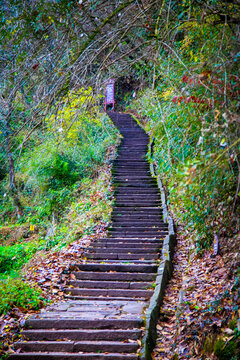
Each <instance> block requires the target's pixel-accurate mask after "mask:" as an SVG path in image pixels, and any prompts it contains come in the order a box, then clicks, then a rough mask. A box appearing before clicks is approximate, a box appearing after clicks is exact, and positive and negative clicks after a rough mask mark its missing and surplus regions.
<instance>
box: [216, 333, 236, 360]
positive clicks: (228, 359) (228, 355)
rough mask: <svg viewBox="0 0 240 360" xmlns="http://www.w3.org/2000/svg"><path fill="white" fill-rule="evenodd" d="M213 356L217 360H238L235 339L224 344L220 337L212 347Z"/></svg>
mask: <svg viewBox="0 0 240 360" xmlns="http://www.w3.org/2000/svg"><path fill="white" fill-rule="evenodd" d="M214 354H215V355H216V356H217V358H218V360H235V359H239V357H238V356H239V355H240V350H239V342H238V341H237V339H236V338H234V339H232V340H230V341H228V342H227V343H225V341H224V340H223V339H222V338H221V337H220V338H219V339H218V340H217V342H216V344H215V346H214Z"/></svg>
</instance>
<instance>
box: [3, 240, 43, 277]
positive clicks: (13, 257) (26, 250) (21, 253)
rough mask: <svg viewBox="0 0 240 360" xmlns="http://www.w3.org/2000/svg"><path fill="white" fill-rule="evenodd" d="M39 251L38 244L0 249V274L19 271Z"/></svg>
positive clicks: (16, 245)
mask: <svg viewBox="0 0 240 360" xmlns="http://www.w3.org/2000/svg"><path fill="white" fill-rule="evenodd" d="M39 249H40V243H38V242H36V243H35V242H34V243H27V244H15V245H13V246H1V247H0V273H5V274H7V273H10V272H11V271H12V270H17V269H20V268H21V267H22V266H23V264H25V263H26V262H27V261H28V260H29V259H31V257H32V255H33V254H34V253H35V252H36V251H37V250H39Z"/></svg>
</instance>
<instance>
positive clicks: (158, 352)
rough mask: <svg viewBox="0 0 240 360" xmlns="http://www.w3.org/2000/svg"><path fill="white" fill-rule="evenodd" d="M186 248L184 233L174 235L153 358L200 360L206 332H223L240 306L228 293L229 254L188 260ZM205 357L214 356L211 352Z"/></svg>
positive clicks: (230, 293)
mask: <svg viewBox="0 0 240 360" xmlns="http://www.w3.org/2000/svg"><path fill="white" fill-rule="evenodd" d="M188 248H189V243H188V240H187V236H185V237H184V235H180V236H178V244H177V247H176V252H175V257H174V274H173V277H172V279H171V281H170V283H169V285H168V286H167V289H166V293H165V298H164V302H163V306H162V308H161V315H160V320H159V323H158V325H157V331H158V339H157V346H156V348H155V350H154V352H153V359H154V360H169V359H175V358H176V359H179V360H186V359H198V360H200V359H202V346H203V343H204V340H205V338H206V335H207V334H209V333H217V334H219V333H221V332H222V331H223V332H224V331H225V332H226V326H227V322H228V321H229V320H230V319H231V317H232V316H233V314H234V312H235V310H236V305H240V299H239V298H238V299H237V298H236V296H235V298H234V295H233V294H232V292H231V289H232V286H233V279H230V277H229V266H226V264H227V263H228V265H229V257H231V255H233V254H229V253H228V254H227V253H225V256H224V257H221V256H219V255H218V256H216V257H211V254H212V252H211V251H206V252H205V253H204V256H203V257H202V258H198V257H197V256H195V257H193V258H192V259H191V258H190V259H189V252H188ZM227 255H228V256H227ZM234 256H235V255H234ZM223 259H224V260H226V261H225V262H226V264H224V261H223ZM229 330H230V329H229ZM174 355H175V357H174ZM176 355H177V356H178V357H177V356H176ZM208 359H215V358H214V355H213V354H210V356H209V357H208Z"/></svg>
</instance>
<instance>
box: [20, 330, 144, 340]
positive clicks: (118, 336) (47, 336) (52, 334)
mask: <svg viewBox="0 0 240 360" xmlns="http://www.w3.org/2000/svg"><path fill="white" fill-rule="evenodd" d="M21 335H22V337H23V338H24V339H25V340H30V341H34V340H47V341H56V340H64V339H65V340H66V339H67V340H75V341H77V340H81V341H83V340H86V341H97V340H98V341H101V340H109V341H126V340H128V339H131V340H137V339H139V338H140V337H141V335H142V331H141V330H136V329H135V330H124V329H122V330H110V329H108V330H94V329H90V330H84V329H80V330H70V329H64V330H57V329H54V330H23V331H22V333H21Z"/></svg>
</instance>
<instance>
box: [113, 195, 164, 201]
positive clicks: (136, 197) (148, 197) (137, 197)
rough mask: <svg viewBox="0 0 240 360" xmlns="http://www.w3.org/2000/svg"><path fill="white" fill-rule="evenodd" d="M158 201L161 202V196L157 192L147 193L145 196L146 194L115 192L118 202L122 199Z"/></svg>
mask: <svg viewBox="0 0 240 360" xmlns="http://www.w3.org/2000/svg"><path fill="white" fill-rule="evenodd" d="M146 200H147V201H154V202H155V201H156V202H157V203H159V202H160V196H159V195H157V194H147V195H145V196H144V194H131V195H130V194H115V201H116V203H119V202H121V201H124V202H126V201H131V202H132V201H137V202H139V201H144V202H145V201H146Z"/></svg>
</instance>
